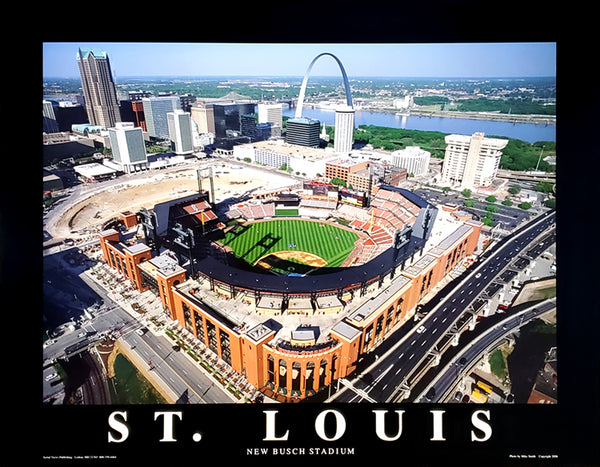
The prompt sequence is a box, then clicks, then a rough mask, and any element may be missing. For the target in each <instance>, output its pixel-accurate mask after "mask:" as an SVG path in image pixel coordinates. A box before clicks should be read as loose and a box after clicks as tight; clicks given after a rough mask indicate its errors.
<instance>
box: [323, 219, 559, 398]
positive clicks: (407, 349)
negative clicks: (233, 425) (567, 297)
mask: <svg viewBox="0 0 600 467" xmlns="http://www.w3.org/2000/svg"><path fill="white" fill-rule="evenodd" d="M554 219H555V213H554V212H549V213H547V214H545V215H542V216H539V217H538V218H536V219H535V220H534V221H532V222H530V223H529V224H528V225H527V226H524V227H523V228H521V229H520V230H519V231H518V232H515V233H514V234H511V235H509V236H507V237H505V239H504V240H503V241H502V242H501V243H499V244H498V245H497V246H496V247H495V248H493V249H492V250H491V251H488V252H486V253H485V254H484V255H482V257H480V260H479V263H478V264H476V265H475V266H473V268H472V270H471V272H470V273H469V274H468V275H467V276H466V277H465V278H464V279H463V280H462V281H461V283H460V284H459V285H457V286H456V287H455V288H454V290H453V291H452V292H451V293H449V294H448V295H446V296H445V297H444V298H443V299H442V301H440V302H439V303H438V304H437V305H436V306H435V307H434V309H433V310H431V311H430V312H429V313H428V314H427V316H426V317H425V318H424V319H423V320H421V321H420V323H419V327H417V328H416V329H414V330H413V331H411V332H410V333H409V334H407V335H406V336H405V337H404V338H402V339H401V340H400V341H399V342H398V343H397V344H396V346H395V347H392V349H391V350H389V351H388V352H387V353H386V354H384V355H383V356H382V357H381V358H379V359H377V360H376V361H375V363H374V364H372V365H371V366H370V367H369V368H367V369H366V370H365V371H364V372H363V373H361V374H360V375H359V376H358V377H356V378H355V379H354V380H353V381H352V384H353V385H354V387H356V388H357V389H358V390H359V391H362V392H363V393H367V394H368V396H369V398H371V399H372V400H375V401H393V400H395V399H396V398H398V395H399V393H400V391H401V390H402V388H403V385H405V382H406V381H407V380H408V378H409V376H411V374H412V373H413V372H414V371H415V369H417V368H418V367H419V364H420V363H421V362H422V361H423V360H424V359H425V358H426V357H427V356H428V355H432V350H433V349H434V348H436V346H437V344H438V343H439V342H440V341H441V340H442V339H444V338H447V336H448V333H449V332H450V331H451V330H452V328H453V327H454V326H455V324H456V325H457V327H458V328H460V327H461V326H464V325H465V324H466V322H467V320H469V319H471V315H470V313H467V314H465V311H467V308H468V307H469V305H470V304H471V303H472V302H473V301H474V300H475V299H476V298H477V297H478V296H479V295H481V294H482V293H484V291H485V290H486V288H487V287H488V286H490V285H493V284H492V282H493V281H494V280H495V278H496V277H497V276H498V275H500V274H501V273H502V271H503V270H504V269H505V268H506V267H507V266H508V264H509V263H510V262H511V261H512V260H513V259H515V258H516V257H517V256H518V255H519V254H523V253H525V251H524V250H525V249H526V248H527V247H528V245H529V244H530V243H531V242H533V241H534V240H535V239H536V238H537V237H538V236H539V235H540V234H542V233H543V232H544V231H545V230H546V229H548V228H549V227H551V226H552V224H553V223H554ZM540 253H541V251H540ZM538 254H539V253H538ZM404 389H410V388H408V387H406V386H405V387H404ZM362 399H364V398H363V397H362V396H361V395H359V394H357V393H356V392H353V391H352V390H351V389H349V388H346V387H344V388H342V389H341V390H340V391H339V392H337V393H336V394H334V395H333V396H332V397H331V399H330V400H331V401H335V402H360V401H361V400H362Z"/></svg>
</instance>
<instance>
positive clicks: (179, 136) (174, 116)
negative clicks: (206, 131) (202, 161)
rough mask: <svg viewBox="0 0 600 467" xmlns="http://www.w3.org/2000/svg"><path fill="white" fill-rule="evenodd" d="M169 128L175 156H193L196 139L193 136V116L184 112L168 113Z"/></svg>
mask: <svg viewBox="0 0 600 467" xmlns="http://www.w3.org/2000/svg"><path fill="white" fill-rule="evenodd" d="M167 126H168V128H169V138H170V139H171V147H172V149H173V152H174V153H175V154H192V153H193V152H194V138H193V135H192V116H191V114H190V113H189V112H184V111H183V110H175V111H173V112H168V113H167Z"/></svg>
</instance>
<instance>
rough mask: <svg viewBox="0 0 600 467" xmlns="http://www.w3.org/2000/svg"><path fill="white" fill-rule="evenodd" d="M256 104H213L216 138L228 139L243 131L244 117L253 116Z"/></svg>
mask: <svg viewBox="0 0 600 467" xmlns="http://www.w3.org/2000/svg"><path fill="white" fill-rule="evenodd" d="M254 111H255V104H248V103H237V102H228V103H224V102H215V103H214V104H213V118H214V125H215V136H216V137H217V138H226V137H228V136H233V135H235V134H236V133H241V131H242V116H243V115H250V114H253V113H254Z"/></svg>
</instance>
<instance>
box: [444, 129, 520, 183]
mask: <svg viewBox="0 0 600 467" xmlns="http://www.w3.org/2000/svg"><path fill="white" fill-rule="evenodd" d="M445 141H446V154H445V155H444V164H443V166H442V179H441V181H442V183H449V184H452V185H457V184H460V186H461V187H465V188H467V187H475V186H482V187H486V186H490V185H491V184H492V182H493V181H494V178H496V173H497V172H498V167H499V165H500V158H501V157H502V149H504V148H505V147H506V145H507V144H508V140H505V139H498V138H485V137H484V134H483V133H473V135H472V136H466V135H448V136H446V138H445Z"/></svg>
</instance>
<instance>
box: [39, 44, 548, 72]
mask: <svg viewBox="0 0 600 467" xmlns="http://www.w3.org/2000/svg"><path fill="white" fill-rule="evenodd" d="M79 48H82V49H83V48H85V49H95V50H103V51H105V52H107V53H108V56H109V59H110V62H111V67H112V70H113V74H114V76H115V77H116V78H119V77H120V78H128V77H157V78H158V77H167V76H181V77H211V76H214V77H217V76H240V77H241V76H265V77H267V76H281V77H297V76H303V75H304V73H305V71H306V67H307V66H308V64H309V62H310V61H311V60H312V59H313V58H314V57H315V56H316V55H318V54H320V53H323V52H329V53H332V54H335V55H336V56H337V57H339V59H340V60H341V62H342V63H343V64H344V67H345V68H346V70H347V72H348V75H349V76H352V77H376V76H377V77H389V78H393V77H398V78H413V77H415V78H416V77H418V78H507V79H508V78H532V77H555V76H556V43H553V42H541V43H415V44H389V43H336V44H331V43H309V44H297V43H134V42H130V43H118V42H114V43H107V42H102V43H83V42H82V43H78V42H46V43H43V50H42V60H43V77H44V78H78V77H79V71H78V68H77V61H76V54H77V50H78V49H79ZM313 75H314V76H339V69H338V67H337V65H336V64H335V62H334V61H332V60H321V61H320V62H318V63H317V64H315V67H314V69H313Z"/></svg>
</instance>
